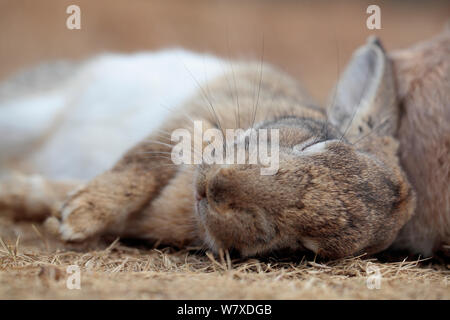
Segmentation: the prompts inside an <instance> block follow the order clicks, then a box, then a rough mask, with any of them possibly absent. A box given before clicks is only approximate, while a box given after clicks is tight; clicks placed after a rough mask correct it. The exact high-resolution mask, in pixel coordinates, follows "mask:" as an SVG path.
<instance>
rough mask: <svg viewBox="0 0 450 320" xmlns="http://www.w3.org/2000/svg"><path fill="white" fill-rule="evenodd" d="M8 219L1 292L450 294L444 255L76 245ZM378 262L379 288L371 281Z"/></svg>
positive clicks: (103, 295) (76, 295)
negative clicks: (265, 253)
mask: <svg viewBox="0 0 450 320" xmlns="http://www.w3.org/2000/svg"><path fill="white" fill-rule="evenodd" d="M1 225H2V226H3V227H2V228H0V234H1V235H2V240H1V241H0V299H23V298H26V299H36V298H45V299H318V298H319V299H450V269H449V268H450V265H446V264H445V263H442V262H441V263H436V262H430V261H418V260H413V261H402V260H401V257H398V259H399V261H398V262H383V263H381V262H379V261H378V260H377V259H368V258H365V257H356V258H348V259H342V260H338V261H332V262H323V261H322V262H321V261H318V260H316V262H314V257H312V256H310V257H308V258H306V257H301V256H300V257H297V258H295V259H279V258H270V259H267V260H264V261H261V260H258V259H247V260H237V259H231V258H229V257H228V256H227V255H226V254H224V255H223V256H222V257H221V256H220V255H219V256H213V255H212V254H210V253H209V252H202V251H198V250H196V249H195V248H193V249H192V250H190V251H188V250H174V249H170V248H163V249H151V248H147V249H144V248H142V247H139V248H136V247H130V246H125V245H124V244H122V243H121V242H120V241H112V242H110V243H108V244H103V243H102V244H99V245H97V246H96V247H95V248H89V249H87V248H84V249H82V250H81V251H79V250H80V248H77V249H76V251H75V250H73V249H68V248H64V247H63V246H62V245H61V244H58V243H56V242H54V241H52V240H51V239H49V238H48V237H47V236H46V235H45V233H44V232H43V229H42V228H41V227H39V226H36V228H34V227H32V226H30V225H25V226H21V227H18V226H12V225H10V224H9V223H7V222H5V221H2V224H1ZM18 235H21V237H20V238H19V241H17V237H18ZM69 265H77V266H79V267H80V274H81V283H80V284H81V289H80V290H76V289H73V290H69V289H68V288H67V284H66V283H67V280H68V279H69V276H70V275H71V274H69V273H67V272H66V269H67V267H68V266H69ZM377 270H378V271H379V275H380V276H381V281H380V282H379V284H380V286H379V289H377V288H374V289H370V288H369V287H371V286H375V287H376V284H377V280H376V277H374V276H376V272H377Z"/></svg>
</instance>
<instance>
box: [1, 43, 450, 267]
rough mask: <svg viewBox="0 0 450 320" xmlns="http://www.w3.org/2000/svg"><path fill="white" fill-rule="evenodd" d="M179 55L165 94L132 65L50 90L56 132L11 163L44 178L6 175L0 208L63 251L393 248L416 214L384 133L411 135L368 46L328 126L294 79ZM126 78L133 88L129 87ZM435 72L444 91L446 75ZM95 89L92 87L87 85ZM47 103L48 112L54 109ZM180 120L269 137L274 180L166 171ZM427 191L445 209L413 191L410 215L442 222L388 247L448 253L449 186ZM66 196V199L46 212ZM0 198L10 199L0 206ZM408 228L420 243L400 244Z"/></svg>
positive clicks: (223, 168) (245, 172)
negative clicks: (272, 132)
mask: <svg viewBox="0 0 450 320" xmlns="http://www.w3.org/2000/svg"><path fill="white" fill-rule="evenodd" d="M187 56H189V59H190V60H189V59H188V61H189V63H187V64H184V65H183V64H181V68H182V69H183V70H181V69H180V68H174V65H176V64H178V65H179V64H180V61H179V60H177V61H175V62H173V63H170V62H168V61H166V62H167V63H168V64H167V68H164V72H163V73H162V74H166V75H167V74H172V75H173V74H175V75H176V77H177V81H175V82H173V80H172V79H167V81H165V80H164V79H163V80H162V83H165V84H167V85H168V86H166V88H168V89H162V88H161V87H160V85H161V82H158V83H156V84H152V83H149V81H150V80H151V79H148V78H146V76H144V75H145V74H151V73H149V72H148V71H147V70H151V69H152V66H150V65H145V64H142V63H140V64H137V65H135V66H134V68H132V69H130V70H131V73H129V74H128V76H129V77H130V78H127V73H126V72H125V73H124V72H123V70H120V69H110V68H106V69H102V71H101V72H100V73H96V77H92V74H91V73H90V72H89V69H87V70H86V68H85V74H84V75H83V73H79V74H78V75H77V77H75V78H76V79H77V80H76V81H75V80H68V81H66V82H63V83H64V84H63V85H61V90H59V91H60V92H61V91H64V92H65V94H74V92H75V93H76V97H77V99H71V100H70V101H71V103H70V104H69V105H67V104H66V105H67V106H66V107H65V109H64V110H62V108H61V107H58V103H56V102H55V103H54V107H49V113H52V114H53V117H52V118H53V119H57V120H60V121H62V122H60V123H63V124H64V125H60V126H53V124H51V122H48V123H47V125H44V126H42V125H41V127H39V126H36V127H37V128H38V129H39V128H41V130H42V132H45V133H46V134H48V136H46V140H45V143H43V144H42V145H40V146H39V147H38V148H37V149H34V150H33V152H31V153H30V155H29V156H26V157H24V156H22V159H21V158H20V156H19V153H17V155H18V156H19V159H20V160H22V161H18V162H17V161H16V162H15V164H14V167H16V168H17V167H22V168H20V169H21V170H22V171H25V172H26V170H28V172H30V173H39V174H41V175H43V176H45V177H46V178H49V179H46V178H38V177H36V176H35V177H34V178H27V177H23V176H20V177H19V176H16V177H13V178H10V180H9V182H5V183H4V186H6V185H7V184H9V185H10V186H13V185H16V186H19V187H18V188H17V187H16V188H13V187H10V188H4V190H8V192H9V197H8V192H4V194H3V195H2V194H0V203H2V200H3V206H4V207H10V208H14V207H15V206H16V207H20V208H17V209H20V210H16V211H22V212H27V214H25V216H27V217H30V216H33V217H40V218H42V217H45V216H46V215H48V212H51V211H55V210H57V211H58V212H60V214H61V216H60V219H61V226H60V227H59V231H60V233H61V235H62V238H63V239H65V240H68V241H84V240H88V239H91V238H94V237H96V236H99V235H102V234H115V235H119V236H124V237H138V238H145V239H152V240H156V241H162V242H164V243H167V244H171V245H183V244H187V243H194V244H206V245H207V246H208V247H210V248H212V249H213V250H219V249H221V248H223V249H231V248H233V249H236V250H237V251H239V252H240V253H241V254H243V255H254V254H266V253H268V252H271V251H274V250H278V249H292V250H299V249H309V250H312V251H314V252H316V253H318V254H320V255H323V256H326V257H331V258H335V257H341V256H346V255H350V254H359V253H363V252H367V253H374V252H379V251H381V250H383V249H386V248H387V247H389V246H390V245H391V244H392V243H393V242H394V240H395V238H396V237H397V234H398V232H399V230H400V229H401V228H402V227H403V226H404V225H405V224H406V223H407V221H408V220H409V219H410V218H411V216H413V213H414V208H415V203H416V200H415V192H414V190H413V189H412V188H411V187H410V185H409V182H408V179H407V177H406V175H405V174H404V173H403V170H402V168H401V167H400V164H399V159H398V158H397V154H398V143H397V141H396V135H397V123H400V124H401V127H400V131H399V132H398V134H400V136H399V137H398V139H399V140H400V142H401V143H403V140H409V139H410V137H411V136H415V137H416V138H417V136H416V135H415V134H414V133H412V132H411V130H409V131H408V130H406V131H405V130H404V129H402V124H403V123H404V122H405V121H406V120H404V119H405V115H404V114H402V113H401V112H400V109H399V108H398V106H397V101H396V99H397V95H396V92H395V89H394V88H395V86H394V78H393V74H392V71H391V66H390V62H389V60H388V59H387V58H386V57H385V56H384V53H383V50H382V49H381V47H380V46H379V44H378V43H377V42H371V43H369V44H368V45H367V46H366V47H365V48H363V49H361V50H359V51H358V53H357V54H356V55H355V57H354V60H353V61H354V63H353V64H352V65H350V66H349V68H348V71H347V72H346V73H345V74H344V76H343V78H342V80H341V81H340V83H339V85H338V87H337V94H336V98H335V99H334V100H333V101H334V102H335V108H334V109H332V110H330V111H329V113H330V114H329V116H328V115H327V112H326V111H325V109H322V108H320V107H318V106H316V105H315V104H314V102H313V101H312V100H311V99H310V98H309V97H308V95H307V94H306V93H305V92H304V90H302V88H301V87H300V86H299V85H298V84H297V83H296V81H294V80H293V79H291V78H290V77H289V76H287V75H285V74H284V73H282V72H280V71H278V70H276V69H275V68H273V67H270V66H268V65H262V64H261V63H237V62H233V63H230V62H224V61H220V60H218V59H215V58H211V57H206V58H205V57H202V56H194V55H191V54H187ZM142 58H143V59H144V60H145V56H143V57H142ZM177 59H179V56H178V58H177ZM124 60H125V61H126V59H125V58H124ZM443 60H445V61H448V57H447V60H446V59H445V57H444V58H443ZM94 61H95V60H93V61H92V63H93V62H94ZM156 61H157V59H155V63H156ZM205 61H206V62H205ZM125 63H126V62H125ZM157 64H158V65H161V61H158V62H157ZM106 66H107V65H106ZM154 67H155V68H156V66H154ZM147 68H148V69H147ZM125 69H126V68H125ZM82 70H83V69H82ZM103 70H105V71H106V70H107V71H108V72H103ZM169 70H172V72H171V71H169ZM205 70H207V74H206V75H205V72H206V71H205ZM136 72H137V73H138V74H139V75H142V77H136V78H133V74H134V73H136ZM444 72H446V77H447V78H445V79H446V81H448V69H445V70H444ZM160 74H161V73H158V75H160ZM99 75H100V77H99ZM103 78H105V79H103ZM115 79H117V80H118V81H115ZM129 79H132V81H131V82H130V81H129ZM355 79H356V80H357V82H355ZM397 79H398V78H397ZM103 80H106V82H105V83H104V86H103V85H101V86H100V87H99V86H97V87H96V84H95V83H97V84H103V82H102V81H103ZM90 81H94V84H93V85H90ZM397 81H398V80H397ZM400 81H401V80H400ZM111 83H113V86H110V84H111ZM175 83H178V85H176V86H175V85H174V84H175ZM360 83H365V84H364V86H363V87H361V86H360V85H361V84H360ZM447 84H448V82H447ZM355 86H356V87H359V89H357V90H356V93H355V90H354V89H353V87H355ZM62 88H63V89H62ZM405 90H408V89H405ZM195 91H196V92H197V93H196V94H194V95H192V96H191V94H192V93H193V92H195ZM350 91H351V92H350ZM349 92H350V94H349ZM404 92H405V91H404ZM58 97H59V98H54V100H53V101H55V100H57V99H63V98H61V96H58ZM401 97H404V95H403V96H401ZM161 98H162V99H163V101H161V100H160V99H161ZM164 100H165V102H164ZM65 101H67V100H65ZM133 101H134V102H135V103H134V104H133V103H130V102H133ZM448 102H449V99H448V96H445V97H444V98H443V100H442V102H441V103H438V104H437V105H436V108H437V109H438V110H440V111H441V112H444V113H445V112H446V113H445V114H446V115H447V116H448ZM161 103H162V104H163V105H165V107H164V106H161ZM131 105H135V106H136V108H134V109H133V108H132V106H131ZM94 106H96V108H95V109H94ZM97 108H98V109H97ZM110 108H111V109H110ZM445 108H447V109H445ZM0 110H1V109H0ZM106 110H107V111H106ZM445 110H447V111H445ZM105 111H106V113H105ZM61 114H63V115H64V116H62V118H61ZM409 114H410V113H409ZM386 115H388V116H389V117H388V118H386ZM106 116H110V118H108V117H106ZM163 118H165V120H164V121H162V119H163ZM406 119H408V118H406ZM193 120H200V121H202V123H203V130H206V129H208V128H217V129H237V128H242V129H248V128H251V127H253V126H255V128H257V129H258V128H259V129H264V128H266V129H271V128H275V129H278V130H279V132H280V167H279V170H278V171H277V172H276V173H275V174H274V175H272V176H261V175H260V174H259V169H260V167H262V165H261V164H257V165H217V164H212V165H206V164H200V165H195V166H193V165H180V166H174V165H173V163H172V161H171V159H170V152H171V150H172V146H173V144H174V143H172V142H171V140H170V134H171V133H172V132H173V131H174V130H176V129H180V128H184V129H187V130H188V131H189V132H190V133H191V135H192V136H194V135H195V132H194V131H193V123H192V121H193ZM64 121H66V122H64ZM99 123H101V124H103V126H101V127H100V128H101V129H99V127H98V124H99ZM446 125H448V122H446V123H444V124H442V123H439V124H438V126H437V127H436V131H437V132H438V133H441V134H442V135H444V140H442V141H438V143H441V142H443V143H444V144H445V143H446V141H447V140H445V134H446V133H448V131H446V130H448V127H447V126H446ZM42 127H43V128H42ZM48 128H52V130H48ZM93 128H94V129H95V128H97V129H95V130H94V131H91V130H93ZM38 129H36V130H38ZM153 129H156V130H153ZM152 131H153V133H152V134H151V135H150V136H149V137H147V138H144V137H146V136H147V134H148V132H152ZM33 134H34V133H33ZM418 139H420V137H419V138H418ZM22 140H27V139H25V138H23V139H22ZM27 141H28V140H27ZM49 141H56V142H53V143H49ZM139 141H141V142H140V143H138V144H136V143H137V142H139ZM33 142H35V141H33ZM447 142H448V141H447ZM204 144H206V142H204ZM6 145H7V144H6ZM406 145H408V144H407V143H405V146H406ZM133 146H134V147H133ZM2 147H4V146H2ZM131 147H133V148H131ZM129 148H131V149H130V150H129V151H128V152H126V153H125V154H124V156H122V157H121V159H120V160H119V161H117V160H118V158H119V157H120V154H121V153H122V152H125V151H126V150H127V149H129ZM439 150H441V149H439ZM446 150H447V152H448V149H446ZM21 151H23V150H21ZM407 152H408V149H405V148H402V144H400V152H399V154H400V156H401V159H402V161H403V163H404V165H405V167H406V169H407V174H408V176H409V179H411V180H412V181H413V184H414V185H415V184H416V183H418V182H417V181H416V180H415V176H414V174H415V171H414V168H411V166H410V165H409V164H408V163H407V161H408V155H407ZM442 152H443V153H444V158H443V159H444V160H442V161H443V162H444V165H443V166H441V171H440V172H441V174H447V176H448V158H445V152H446V151H445V150H444V151H442ZM442 152H441V153H442ZM15 155H16V154H15ZM416 156H417V155H416ZM424 161H425V162H427V160H426V158H424ZM114 162H116V164H115V165H114V166H112V164H113V163H114ZM427 163H429V162H427ZM25 166H26V167H25ZM110 166H112V169H110V170H107V168H109V167H110ZM94 175H96V177H95V178H94V179H92V180H90V181H89V182H88V183H87V184H85V185H84V184H83V181H84V180H86V179H90V178H91V177H92V176H94ZM67 179H70V180H71V181H68V180H67ZM73 180H79V182H78V181H73ZM440 186H441V189H442V188H443V189H444V191H443V193H442V192H441V193H438V194H436V195H433V196H432V197H435V198H436V197H437V198H438V200H439V201H441V203H443V204H444V205H443V210H437V211H436V210H428V209H427V208H426V207H424V205H423V203H426V202H427V201H430V198H429V196H428V195H427V194H422V193H420V192H419V193H418V197H419V208H420V210H422V211H421V213H420V215H417V214H416V216H417V217H418V218H417V219H419V220H418V221H421V220H423V219H425V220H427V219H428V220H430V221H431V220H432V221H435V220H436V221H439V222H441V224H440V225H439V226H436V223H434V222H433V223H425V224H424V223H421V222H419V223H417V222H415V221H417V220H414V219H416V217H414V218H413V219H412V220H411V221H410V222H409V223H408V224H407V225H406V227H404V229H403V230H402V231H401V233H400V235H401V237H400V238H399V241H398V243H399V246H400V247H403V248H407V249H409V250H412V251H415V252H421V253H423V254H427V255H428V254H431V252H432V250H433V249H436V248H437V247H439V246H441V245H442V244H444V243H448V240H449V238H448V232H449V229H450V225H449V207H448V203H449V199H448V191H447V193H446V192H445V187H447V190H448V184H447V185H445V184H444V185H442V183H441V185H440ZM418 189H419V190H421V189H420V188H418ZM67 190H76V191H74V192H72V194H71V196H70V197H69V198H68V199H67V200H65V201H64V205H63V207H62V210H61V211H59V208H58V207H57V206H58V205H59V203H61V201H63V200H64V197H63V195H64V193H65V192H66V191H67ZM38 191H39V192H38ZM36 193H39V195H38V196H37V195H36ZM11 194H14V197H11ZM31 195H34V198H33V196H31ZM2 196H3V198H2ZM11 198H12V199H14V201H15V202H14V201H13V200H5V199H11ZM28 198H29V199H28ZM27 199H28V200H27ZM30 199H32V200H33V201H30ZM17 202H20V203H19V204H20V205H19V204H18V203H17ZM445 205H446V207H445ZM418 224H420V225H418ZM421 228H422V229H421ZM418 229H421V230H420V233H421V234H422V235H423V236H421V237H417V238H415V237H411V236H408V235H410V234H411V232H415V230H418ZM424 230H425V231H424ZM424 237H425V238H426V239H424Z"/></svg>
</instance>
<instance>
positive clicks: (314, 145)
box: [293, 138, 327, 154]
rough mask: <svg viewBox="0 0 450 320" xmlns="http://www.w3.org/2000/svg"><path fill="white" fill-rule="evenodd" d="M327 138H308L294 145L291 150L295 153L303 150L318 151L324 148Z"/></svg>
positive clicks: (303, 151)
mask: <svg viewBox="0 0 450 320" xmlns="http://www.w3.org/2000/svg"><path fill="white" fill-rule="evenodd" d="M325 142H327V140H319V139H317V138H311V139H308V140H306V141H304V142H302V143H300V144H297V145H295V146H294V148H293V151H294V153H297V154H300V153H302V154H304V153H305V152H308V153H309V152H318V151H322V150H323V149H324V148H325Z"/></svg>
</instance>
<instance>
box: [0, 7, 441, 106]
mask: <svg viewBox="0 0 450 320" xmlns="http://www.w3.org/2000/svg"><path fill="white" fill-rule="evenodd" d="M71 4H76V5H78V6H79V7H80V9H81V30H69V29H67V28H66V19H67V18H68V16H69V14H67V13H66V8H67V6H69V5H71ZM370 4H377V5H378V6H380V8H381V27H382V29H381V30H368V29H367V27H366V19H367V18H368V16H369V14H367V13H366V9H367V7H368V6H369V5H370ZM449 19H450V1H401V0H389V1H374V0H371V1H363V0H361V1H356V0H355V1H349V0H346V1H336V0H334V1H317V0H316V1H312V0H311V1H294V0H127V1H126V0H83V1H81V0H39V1H36V0H0V81H1V80H3V79H5V78H6V77H7V76H8V75H11V74H13V73H14V72H17V71H19V70H20V69H23V68H26V67H28V66H31V65H35V64H37V63H39V62H43V61H48V60H52V59H62V58H67V59H81V58H85V57H88V56H90V55H93V54H97V53H100V52H105V51H116V52H132V51H140V50H156V49H161V48H167V47H184V48H188V49H191V50H195V51H199V52H209V53H213V54H216V55H218V56H222V57H231V58H254V59H258V60H259V59H261V56H262V54H263V51H264V54H263V56H264V61H266V62H271V63H273V64H275V65H277V66H279V67H281V68H282V69H284V70H285V71H287V72H288V73H290V74H292V75H293V76H294V77H297V78H299V79H301V80H302V81H303V83H304V84H305V86H306V87H307V88H308V89H309V90H310V92H311V93H312V94H313V96H314V97H315V98H316V99H318V100H319V101H320V102H323V101H324V100H325V98H326V97H327V94H328V92H329V90H330V88H331V87H332V85H333V84H334V82H335V81H336V78H337V73H338V70H339V69H340V70H341V71H342V68H343V67H344V66H345V63H346V62H347V61H348V59H349V57H350V55H351V53H352V51H353V50H354V49H355V48H356V47H358V46H359V45H361V44H362V43H364V42H365V40H366V38H367V37H368V36H369V35H370V34H376V35H378V36H379V37H380V38H381V39H382V42H383V43H384V45H385V47H386V48H387V49H388V50H394V49H399V48H403V47H406V46H409V45H411V44H414V43H415V42H417V41H420V40H423V39H426V38H429V37H431V36H433V35H434V34H436V33H438V32H439V31H440V30H441V29H442V28H443V27H444V25H445V23H446V22H447V21H448V20H449ZM263 43H264V44H263ZM263 47H264V50H263Z"/></svg>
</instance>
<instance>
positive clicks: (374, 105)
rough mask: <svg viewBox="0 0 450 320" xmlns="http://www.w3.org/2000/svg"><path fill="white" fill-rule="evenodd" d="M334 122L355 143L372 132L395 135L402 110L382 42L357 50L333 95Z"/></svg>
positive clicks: (373, 38) (331, 112) (376, 41)
mask: <svg viewBox="0 0 450 320" xmlns="http://www.w3.org/2000/svg"><path fill="white" fill-rule="evenodd" d="M332 99H333V100H334V101H332V102H331V110H330V121H331V123H332V124H334V125H335V126H337V127H338V128H339V129H340V130H341V132H342V134H345V136H346V137H347V138H348V139H350V140H351V138H355V137H358V136H361V135H365V134H368V133H369V132H371V131H372V130H376V132H377V133H378V134H380V135H394V134H395V132H396V130H397V119H398V106H397V98H396V90H395V82H394V75H393V72H392V65H391V61H390V60H389V59H388V57H387V55H386V53H385V51H384V49H383V47H382V45H381V43H380V41H379V40H378V39H377V38H375V37H371V38H369V39H368V41H367V44H366V45H364V46H363V47H361V48H359V49H358V50H356V52H355V53H354V54H353V56H352V58H351V61H350V63H349V64H348V66H347V68H346V70H345V71H344V73H343V74H342V76H341V78H340V79H339V81H338V83H337V85H336V88H335V92H334V94H332Z"/></svg>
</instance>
